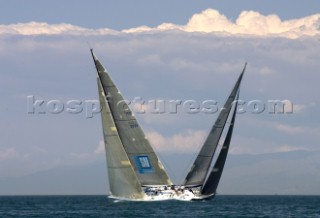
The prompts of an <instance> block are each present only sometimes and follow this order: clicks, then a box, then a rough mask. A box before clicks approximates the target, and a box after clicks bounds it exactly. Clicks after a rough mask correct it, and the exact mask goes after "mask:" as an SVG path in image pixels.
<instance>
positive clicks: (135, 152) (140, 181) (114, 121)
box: [91, 49, 246, 201]
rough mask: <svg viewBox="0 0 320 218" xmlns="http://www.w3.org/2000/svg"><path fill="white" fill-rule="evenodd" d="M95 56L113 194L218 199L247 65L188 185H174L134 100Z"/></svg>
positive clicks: (138, 197) (137, 197)
mask: <svg viewBox="0 0 320 218" xmlns="http://www.w3.org/2000/svg"><path fill="white" fill-rule="evenodd" d="M91 54H92V58H93V61H94V64H95V67H96V70H97V83H98V92H99V101H100V106H101V120H102V129H103V137H104V144H105V150H106V158H107V167H108V176H109V185H110V196H111V197H113V198H117V199H123V200H139V201H140V200H142V201H149V200H169V199H176V200H185V201H189V200H196V199H206V198H212V197H214V196H215V194H216V190H217V187H218V184H219V180H220V178H221V175H222V170H223V168H224V164H225V161H226V158H227V154H228V150H229V146H230V141H231V137H232V131H233V127H234V122H235V117H236V110H237V100H238V98H239V88H240V83H241V80H242V77H243V74H244V72H245V69H246V64H245V66H244V69H243V70H242V73H241V74H240V76H239V78H238V80H237V82H236V84H235V86H234V88H233V89H232V91H231V93H230V95H229V97H228V99H227V101H226V103H225V104H224V107H223V110H221V112H220V114H219V116H218V118H217V120H216V122H215V124H214V125H213V127H212V129H211V131H210V133H209V135H208V136H207V138H206V140H205V143H204V145H203V146H202V148H201V150H200V152H199V154H198V156H197V157H196V159H195V161H194V163H193V165H192V167H191V169H190V172H189V173H188V175H187V176H186V178H185V180H184V182H183V184H179V185H174V184H173V183H172V181H171V180H170V178H169V176H168V174H167V173H166V171H165V169H164V167H163V165H162V163H161V161H160V160H159V159H158V157H157V155H156V153H155V152H154V150H153V148H152V146H151V144H150V142H149V141H148V139H147V137H146V136H145V134H144V132H143V130H142V128H141V127H140V125H139V123H138V121H137V119H136V118H135V116H134V114H133V113H132V111H131V109H130V108H129V106H128V104H127V103H126V101H125V100H124V98H123V97H122V95H121V93H120V92H119V90H118V88H117V87H116V85H115V84H114V82H113V81H112V79H111V78H110V75H109V74H108V72H107V71H106V69H105V68H104V67H103V66H102V64H101V63H100V61H99V60H98V58H97V57H96V55H95V54H94V53H93V51H92V49H91ZM234 102H235V103H234ZM231 111H232V113H231ZM228 117H231V122H230V125H229V126H228V129H227V134H226V137H225V140H224V143H223V145H222V148H221V150H220V153H219V155H218V157H217V160H216V162H215V164H214V166H213V168H212V169H211V168H210V166H211V164H212V161H213V157H214V154H215V151H216V149H217V147H218V143H219V140H220V137H221V134H222V132H223V130H224V128H225V126H226V123H227V120H228Z"/></svg>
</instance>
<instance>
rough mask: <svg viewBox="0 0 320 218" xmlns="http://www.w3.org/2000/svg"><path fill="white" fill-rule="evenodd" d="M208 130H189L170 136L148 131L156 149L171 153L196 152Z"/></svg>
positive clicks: (148, 135) (148, 136)
mask: <svg viewBox="0 0 320 218" xmlns="http://www.w3.org/2000/svg"><path fill="white" fill-rule="evenodd" d="M206 134H207V133H206V132H205V131H201V130H191V129H189V130H187V131H186V132H183V133H178V134H175V135H172V136H169V137H165V136H163V135H162V134H160V133H158V132H155V131H153V132H149V133H147V134H146V135H147V138H148V139H149V141H150V143H151V144H152V146H153V147H154V148H155V150H156V151H160V152H169V153H175V152H179V153H194V152H195V151H196V152H198V151H199V149H200V148H201V146H202V144H203V142H204V139H205V137H206Z"/></svg>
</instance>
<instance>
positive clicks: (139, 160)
mask: <svg viewBox="0 0 320 218" xmlns="http://www.w3.org/2000/svg"><path fill="white" fill-rule="evenodd" d="M134 159H135V161H136V165H137V167H138V170H139V173H142V174H143V173H153V169H152V167H151V164H150V161H149V157H148V156H146V155H143V156H135V157H134Z"/></svg>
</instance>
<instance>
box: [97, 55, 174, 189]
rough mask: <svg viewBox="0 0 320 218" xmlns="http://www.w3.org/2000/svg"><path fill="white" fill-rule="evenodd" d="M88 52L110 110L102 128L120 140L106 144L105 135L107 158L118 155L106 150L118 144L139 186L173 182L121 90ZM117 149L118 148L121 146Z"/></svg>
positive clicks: (107, 137)
mask: <svg viewBox="0 0 320 218" xmlns="http://www.w3.org/2000/svg"><path fill="white" fill-rule="evenodd" d="M91 53H92V57H93V60H94V63H95V66H96V69H97V73H98V83H99V82H100V83H99V84H100V85H101V90H102V91H101V93H102V94H104V96H100V102H101V99H102V100H104V101H105V102H106V103H105V105H106V112H109V114H110V116H109V117H110V119H112V122H110V119H109V120H106V121H103V126H104V129H108V128H109V129H110V130H111V133H112V134H115V133H116V134H117V137H118V138H117V139H119V140H118V141H117V142H116V143H113V142H112V141H111V142H109V143H107V142H108V140H109V141H110V136H108V135H105V142H106V143H105V145H106V150H107V155H108V156H112V157H110V158H111V159H112V158H116V157H114V156H116V155H117V154H115V153H112V151H111V152H109V151H108V149H111V148H113V147H121V149H123V151H124V155H125V156H126V157H127V160H124V162H123V163H125V165H126V166H128V167H129V166H130V167H131V168H133V171H134V174H135V176H136V178H137V181H138V182H139V185H140V186H150V185H172V182H171V180H170V178H169V176H168V175H167V173H166V172H165V170H164V167H163V165H162V164H161V162H160V160H159V159H158V157H157V156H156V154H155V152H154V150H153V149H152V147H151V145H150V143H149V141H148V139H147V138H146V136H145V134H144V133H143V131H142V129H141V127H140V125H139V124H138V122H137V120H136V118H135V117H134V115H133V113H132V111H131V110H130V108H129V106H128V104H127V102H126V101H125V100H124V99H123V97H122V95H121V93H120V92H119V90H118V89H117V87H116V86H115V84H114V83H113V81H112V80H111V78H110V76H109V75H108V73H107V71H106V70H105V68H104V67H103V66H102V64H101V63H100V61H99V60H98V59H97V57H96V56H95V55H94V54H93V52H92V50H91ZM105 105H103V106H105ZM102 114H104V111H102ZM102 116H103V115H102ZM118 149H119V150H120V148H118ZM110 158H109V159H110ZM108 164H109V160H108ZM110 177H111V176H110V175H109V178H110ZM127 182H128V183H131V182H132V181H131V179H130V180H127ZM133 183H136V181H135V180H133ZM122 188H123V186H122ZM138 190H139V189H138Z"/></svg>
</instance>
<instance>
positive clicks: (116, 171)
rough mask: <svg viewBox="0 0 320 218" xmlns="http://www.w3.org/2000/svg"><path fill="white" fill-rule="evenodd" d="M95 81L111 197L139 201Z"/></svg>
mask: <svg viewBox="0 0 320 218" xmlns="http://www.w3.org/2000/svg"><path fill="white" fill-rule="evenodd" d="M97 81H98V91H99V100H100V105H101V120H102V127H103V136H104V144H105V150H106V156H107V167H108V174H109V186H110V192H111V195H113V196H117V197H121V198H128V199H130V198H131V199H141V198H143V196H144V194H143V192H142V189H141V184H140V182H139V180H138V178H137V176H136V174H135V172H134V169H133V168H132V166H131V164H130V161H129V159H128V156H127V154H126V153H125V150H124V148H123V145H122V142H121V140H120V137H119V134H118V131H117V128H116V127H115V124H114V121H113V118H112V116H111V112H110V108H109V106H108V104H107V103H106V99H105V93H104V90H103V87H102V84H101V81H100V78H99V76H97Z"/></svg>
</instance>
